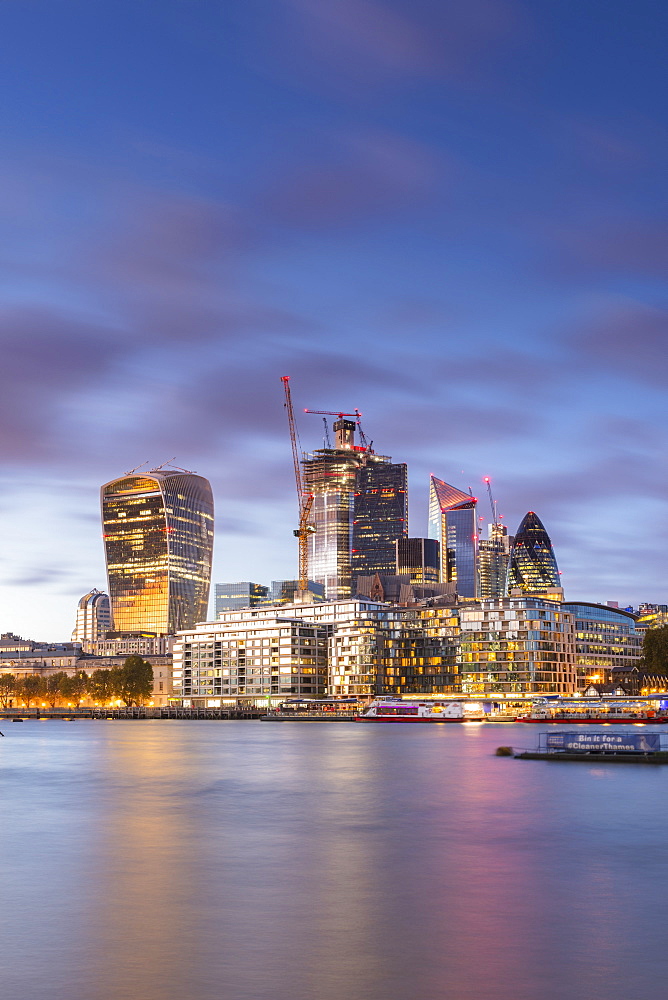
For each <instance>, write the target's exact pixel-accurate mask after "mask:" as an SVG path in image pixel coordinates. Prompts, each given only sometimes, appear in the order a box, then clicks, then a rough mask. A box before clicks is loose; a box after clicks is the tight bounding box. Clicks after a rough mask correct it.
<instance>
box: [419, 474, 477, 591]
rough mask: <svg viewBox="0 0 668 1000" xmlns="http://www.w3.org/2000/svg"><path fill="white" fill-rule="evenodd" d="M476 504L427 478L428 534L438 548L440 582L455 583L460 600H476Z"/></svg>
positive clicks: (439, 482) (474, 501)
mask: <svg viewBox="0 0 668 1000" xmlns="http://www.w3.org/2000/svg"><path fill="white" fill-rule="evenodd" d="M476 503H477V500H476V498H475V497H473V496H471V495H470V494H469V493H463V492H462V491H461V490H458V489H457V487H456V486H451V485H450V484H449V483H445V482H443V480H442V479H437V478H436V476H432V477H431V482H430V488H429V532H428V534H429V537H430V538H435V539H436V540H437V541H438V542H439V543H440V546H441V582H442V583H450V582H453V583H456V585H457V593H458V594H459V596H460V597H471V598H475V597H477V590H478V536H477V525H476Z"/></svg>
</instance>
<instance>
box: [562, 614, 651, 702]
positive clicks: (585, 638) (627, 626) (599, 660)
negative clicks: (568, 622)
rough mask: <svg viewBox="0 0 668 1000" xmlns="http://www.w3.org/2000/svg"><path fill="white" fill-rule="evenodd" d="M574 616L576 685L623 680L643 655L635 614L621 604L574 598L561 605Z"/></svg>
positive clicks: (583, 687)
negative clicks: (615, 606) (596, 602)
mask: <svg viewBox="0 0 668 1000" xmlns="http://www.w3.org/2000/svg"><path fill="white" fill-rule="evenodd" d="M562 607H563V609H564V611H569V612H571V613H572V614H573V616H574V618H575V664H576V673H577V681H578V688H579V689H580V690H584V689H585V688H586V687H587V686H588V685H589V684H615V683H617V682H619V681H622V682H623V681H624V680H626V679H627V678H628V676H629V675H631V674H632V673H633V671H634V668H637V667H638V666H639V663H640V659H641V657H642V635H641V634H638V632H637V631H636V617H635V615H633V614H631V613H630V612H628V611H623V610H622V609H621V608H611V607H610V606H609V605H603V604H590V603H589V602H588V601H576V602H571V601H568V602H567V603H565V604H563V605H562Z"/></svg>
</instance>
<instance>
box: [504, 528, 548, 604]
mask: <svg viewBox="0 0 668 1000" xmlns="http://www.w3.org/2000/svg"><path fill="white" fill-rule="evenodd" d="M560 586H561V583H560V581H559V569H558V567H557V560H556V558H555V555H554V549H553V548H552V542H551V541H550V536H549V535H548V533H547V531H546V530H545V528H544V527H543V523H542V521H541V519H540V518H539V517H538V515H537V514H535V513H534V512H533V511H532V510H530V511H529V513H528V514H527V515H526V516H525V517H524V519H523V520H522V523H521V524H520V526H519V528H518V529H517V534H516V535H515V541H514V542H513V548H512V551H511V553H510V563H509V565H508V579H507V583H506V593H510V591H511V590H512V589H513V588H514V587H519V588H520V590H522V591H523V592H524V593H525V594H540V593H543V592H544V591H546V590H547V589H548V588H550V587H560Z"/></svg>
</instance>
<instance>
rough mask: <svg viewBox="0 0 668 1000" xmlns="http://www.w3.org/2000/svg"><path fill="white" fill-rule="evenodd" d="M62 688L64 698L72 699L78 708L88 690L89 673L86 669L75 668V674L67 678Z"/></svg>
mask: <svg viewBox="0 0 668 1000" xmlns="http://www.w3.org/2000/svg"><path fill="white" fill-rule="evenodd" d="M61 690H62V695H63V698H68V699H70V700H71V701H73V702H74V704H75V706H76V707H77V708H78V707H79V705H80V704H81V702H82V701H83V699H84V698H85V696H86V692H87V691H88V674H87V673H86V671H85V670H75V671H74V673H73V674H71V675H70V676H69V677H66V678H65V680H64V681H63V684H62V689H61Z"/></svg>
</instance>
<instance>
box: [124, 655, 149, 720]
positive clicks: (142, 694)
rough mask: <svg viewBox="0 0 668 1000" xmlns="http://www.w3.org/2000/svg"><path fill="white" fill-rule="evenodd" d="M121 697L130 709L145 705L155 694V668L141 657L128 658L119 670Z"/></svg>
mask: <svg viewBox="0 0 668 1000" xmlns="http://www.w3.org/2000/svg"><path fill="white" fill-rule="evenodd" d="M119 681H120V684H119V687H120V690H119V695H120V697H121V698H122V700H123V701H124V702H125V704H126V705H127V706H128V708H130V707H131V706H133V705H143V704H144V702H145V701H147V700H148V699H149V698H150V697H151V695H152V694H153V667H152V666H151V664H150V663H149V662H148V661H147V660H142V658H141V656H128V657H127V659H126V661H125V663H124V664H123V666H122V667H120V668H119Z"/></svg>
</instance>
